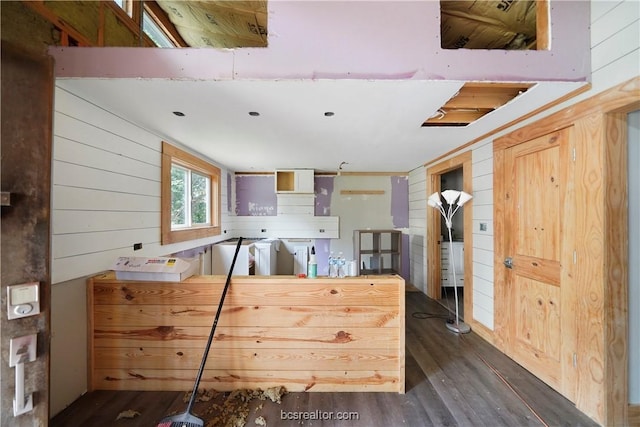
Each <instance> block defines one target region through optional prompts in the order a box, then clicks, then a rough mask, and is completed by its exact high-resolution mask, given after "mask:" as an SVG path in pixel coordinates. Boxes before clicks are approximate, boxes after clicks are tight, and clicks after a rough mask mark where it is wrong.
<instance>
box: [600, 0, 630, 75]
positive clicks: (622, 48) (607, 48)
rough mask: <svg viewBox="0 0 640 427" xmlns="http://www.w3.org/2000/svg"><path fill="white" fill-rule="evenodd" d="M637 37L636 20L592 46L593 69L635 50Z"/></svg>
mask: <svg viewBox="0 0 640 427" xmlns="http://www.w3.org/2000/svg"><path fill="white" fill-rule="evenodd" d="M638 4H640V3H638ZM639 39H640V27H639V26H638V25H637V22H634V23H632V24H629V25H628V26H626V27H625V28H623V29H621V30H620V31H619V32H617V33H615V34H613V35H612V36H611V37H609V38H607V39H606V40H603V41H602V42H601V43H599V44H598V45H596V46H594V47H593V48H592V50H591V52H592V55H593V63H592V67H593V70H594V71H597V70H600V69H601V68H604V67H606V66H607V65H609V64H612V63H614V62H615V61H617V60H618V59H620V58H623V57H625V56H627V55H628V54H630V53H631V52H633V51H637V50H638V47H637V41H638V40H639ZM634 41H635V43H636V45H635V46H634V44H633V42H634Z"/></svg>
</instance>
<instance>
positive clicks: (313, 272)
mask: <svg viewBox="0 0 640 427" xmlns="http://www.w3.org/2000/svg"><path fill="white" fill-rule="evenodd" d="M307 277H308V278H309V279H315V278H317V277H318V262H317V261H316V247H315V246H311V255H309V265H308V267H307Z"/></svg>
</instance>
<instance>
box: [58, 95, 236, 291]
mask: <svg viewBox="0 0 640 427" xmlns="http://www.w3.org/2000/svg"><path fill="white" fill-rule="evenodd" d="M161 143H162V139H161V137H159V136H157V135H154V134H152V133H150V132H148V131H147V130H145V129H142V128H140V127H139V126H136V125H134V124H132V123H130V122H128V121H126V120H124V119H122V118H120V117H118V116H117V115H115V114H113V113H111V112H108V111H106V110H104V109H102V108H100V107H98V106H96V105H93V104H91V103H89V102H87V101H85V100H83V99H81V98H80V97H78V96H76V95H73V94H71V93H69V92H67V91H65V90H63V89H61V88H56V93H55V112H54V141H53V177H52V182H53V188H52V215H51V216H52V267H51V271H52V283H59V282H63V281H66V280H70V279H74V278H77V277H82V276H86V275H89V274H94V273H97V272H100V271H103V270H106V269H109V266H110V265H111V263H112V262H113V260H115V259H116V257H118V256H125V255H137V256H160V255H168V254H171V253H174V252H179V251H181V250H185V249H191V248H194V247H198V246H202V245H206V244H210V243H212V242H215V241H218V240H222V239H223V238H226V236H223V237H215V238H209V239H200V240H196V241H191V242H184V243H176V244H172V245H166V246H161V245H160V166H161ZM226 180H227V173H226V171H223V172H222V181H223V182H222V206H223V209H222V212H223V215H222V223H223V228H224V226H225V223H227V222H228V213H227V212H226V209H225V208H224V207H226V206H227V200H226V197H227V194H226V193H227V191H226V188H227V185H226ZM138 242H141V243H142V245H143V249H142V250H139V251H135V252H134V251H133V244H134V243H138Z"/></svg>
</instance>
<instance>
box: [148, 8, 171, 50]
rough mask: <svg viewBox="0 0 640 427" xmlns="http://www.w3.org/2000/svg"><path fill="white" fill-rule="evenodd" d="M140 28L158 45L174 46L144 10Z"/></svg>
mask: <svg viewBox="0 0 640 427" xmlns="http://www.w3.org/2000/svg"><path fill="white" fill-rule="evenodd" d="M142 29H143V30H144V32H145V34H146V35H148V36H149V38H150V39H151V40H153V43H154V44H155V45H156V46H158V47H175V46H174V45H173V43H172V42H171V40H170V39H169V37H167V35H166V34H165V32H164V31H163V30H162V28H160V26H159V25H158V24H157V23H156V21H154V20H153V18H152V17H151V15H150V14H149V13H147V11H146V10H145V11H144V12H143V15H142Z"/></svg>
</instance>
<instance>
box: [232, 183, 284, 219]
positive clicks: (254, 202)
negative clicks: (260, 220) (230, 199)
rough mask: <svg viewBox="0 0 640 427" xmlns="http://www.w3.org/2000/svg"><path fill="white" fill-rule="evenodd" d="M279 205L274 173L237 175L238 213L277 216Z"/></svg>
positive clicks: (240, 214)
mask: <svg viewBox="0 0 640 427" xmlns="http://www.w3.org/2000/svg"><path fill="white" fill-rule="evenodd" d="M277 207H278V199H277V197H276V192H275V177H274V176H273V175H239V176H236V215H239V216H275V215H276V214H277Z"/></svg>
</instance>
